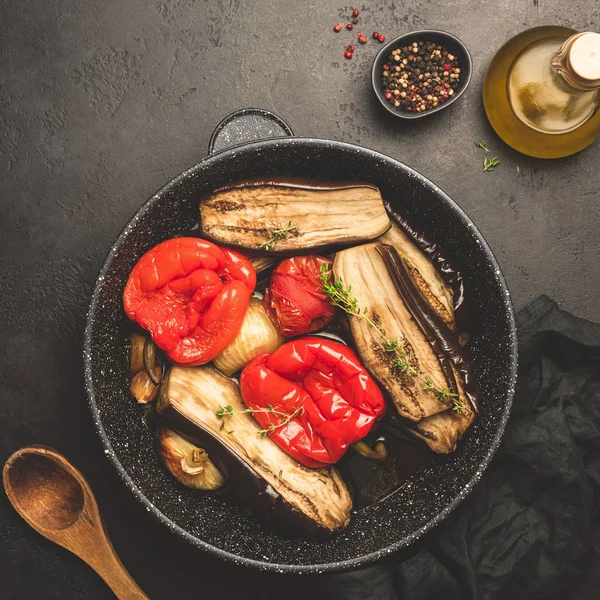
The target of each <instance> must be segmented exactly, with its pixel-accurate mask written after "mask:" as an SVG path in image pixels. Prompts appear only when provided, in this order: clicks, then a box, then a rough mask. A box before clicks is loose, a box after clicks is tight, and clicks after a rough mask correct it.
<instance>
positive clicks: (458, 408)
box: [452, 399, 465, 414]
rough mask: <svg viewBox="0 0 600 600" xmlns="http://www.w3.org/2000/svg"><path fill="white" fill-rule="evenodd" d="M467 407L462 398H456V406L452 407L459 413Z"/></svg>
mask: <svg viewBox="0 0 600 600" xmlns="http://www.w3.org/2000/svg"><path fill="white" fill-rule="evenodd" d="M464 409H465V403H464V402H463V401H462V400H460V399H459V400H456V399H455V400H454V406H453V407H452V410H453V411H454V412H456V413H458V414H460V413H462V411H463V410H464Z"/></svg>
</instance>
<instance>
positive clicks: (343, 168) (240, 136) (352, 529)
mask: <svg viewBox="0 0 600 600" xmlns="http://www.w3.org/2000/svg"><path fill="white" fill-rule="evenodd" d="M264 138H272V139H264ZM256 140H259V141H256ZM209 151H210V154H209V156H208V158H206V159H204V160H203V161H202V162H200V163H199V164H197V165H196V166H195V167H192V168H191V169H188V170H187V171H185V172H183V173H182V174H181V175H179V176H178V177H176V178H175V179H173V180H172V181H171V182H170V183H168V184H167V185H166V186H165V187H164V188H162V189H161V190H160V191H159V192H157V193H156V194H155V195H154V196H152V198H150V199H149V200H148V201H147V202H146V203H145V204H144V205H143V206H142V208H140V210H139V211H138V212H137V213H136V215H135V216H134V217H133V219H131V221H130V222H129V223H128V224H127V226H126V227H125V229H124V230H123V232H122V233H121V235H120V236H119V237H118V239H117V241H116V242H115V244H114V245H113V247H112V248H111V250H110V252H109V254H108V257H107V259H106V262H105V263H104V266H103V267H102V270H101V272H100V275H99V277H98V281H97V283H96V288H95V290H94V294H93V296H92V302H91V305H90V310H89V313H88V319H87V326H86V331H85V350H84V360H85V377H86V386H87V391H88V396H89V402H90V408H91V410H92V414H93V416H94V420H95V422H96V427H97V430H98V433H99V435H100V437H101V438H102V442H103V444H104V447H105V452H106V454H107V456H108V457H109V459H110V461H111V462H112V463H113V465H114V466H115V468H116V469H117V471H118V472H119V474H120V475H121V477H122V478H123V480H124V481H125V482H126V484H127V485H128V487H129V488H130V489H131V491H132V492H133V494H134V495H135V496H136V497H137V498H138V500H139V501H140V502H141V503H142V504H143V505H144V506H145V507H146V510H148V511H149V512H151V513H152V514H153V515H154V516H155V517H156V518H157V519H158V520H159V521H160V522H161V523H164V524H165V525H166V526H167V527H169V528H170V529H171V530H172V531H174V532H175V533H176V534H177V535H180V536H182V537H183V538H185V539H186V540H188V541H189V542H190V543H192V544H194V545H196V546H199V547H201V548H204V549H206V550H208V551H210V552H213V553H214V554H216V555H218V556H221V557H222V558H225V559H228V560H232V561H234V562H236V563H240V564H245V565H249V566H254V567H258V568H261V569H264V570H273V571H293V572H322V571H333V570H339V569H343V568H349V567H356V566H359V565H364V564H365V563H368V562H371V561H374V560H376V559H378V558H380V557H382V556H384V555H386V554H388V553H390V552H392V551H393V550H396V549H398V548H402V547H405V546H408V545H409V544H410V543H411V542H413V541H414V540H415V539H417V538H418V537H420V536H422V535H423V534H424V533H425V532H427V531H428V530H430V529H431V528H432V527H433V526H434V525H436V524H437V523H439V522H440V521H441V520H442V519H444V518H445V517H446V516H447V515H448V514H449V513H450V511H451V510H453V509H454V508H455V507H456V506H457V505H458V503H459V502H460V501H461V500H462V499H463V498H464V497H465V496H466V495H467V494H468V493H469V492H470V491H471V489H472V488H473V486H474V484H475V483H476V482H477V480H478V479H479V478H480V477H481V474H482V473H483V471H484V469H485V468H486V466H487V465H488V463H489V461H490V459H491V457H492V455H493V454H494V452H495V450H496V448H497V447H498V444H499V442H500V438H501V437H502V433H503V431H504V427H505V424H506V421H507V419H508V415H509V411H510V406H511V402H512V397H513V393H514V388H515V381H516V362H517V342H516V330H515V321H514V315H513V310H512V306H511V301H510V297H509V293H508V290H507V288H506V284H505V282H504V279H503V277H502V274H501V272H500V269H499V267H498V264H497V262H496V259H495V258H494V256H493V254H492V252H491V251H490V249H489V247H488V245H487V244H486V242H485V240H484V239H483V237H482V236H481V234H480V233H479V231H477V229H476V228H475V226H474V225H473V223H471V221H470V220H469V218H468V217H467V216H466V215H465V214H464V213H463V211H462V210H461V209H460V208H459V207H458V206H457V205H456V204H455V203H454V202H453V201H452V200H451V199H450V198H449V197H448V196H447V195H446V194H445V193H444V192H442V190H440V189H439V188H438V187H437V186H435V185H434V184H433V183H431V182H430V181H429V180H428V179H425V178H424V177H423V176H421V175H420V174H419V173H417V172H415V171H413V170H412V169H410V168H409V167H407V166H406V165H404V164H402V163H400V162H398V161H396V160H394V159H392V158H389V157H387V156H384V155H382V154H379V153H377V152H374V151H372V150H368V149H366V148H361V147H359V146H354V145H351V144H344V143H341V142H334V141H329V140H318V139H304V138H297V137H292V132H291V130H290V128H289V127H288V126H287V125H286V124H285V123H284V122H283V121H281V119H279V118H278V117H276V116H275V115H272V114H271V113H268V112H266V111H261V110H254V109H250V110H244V111H240V112H238V113H235V114H234V115H231V116H230V117H228V118H227V119H225V120H224V121H223V122H222V123H221V124H220V125H219V126H218V127H217V129H216V130H215V133H214V134H213V137H212V139H211V143H210V148H209ZM269 174H278V175H296V176H304V177H314V178H321V179H357V180H366V181H369V182H372V183H374V184H376V185H377V186H379V188H380V189H381V192H382V194H383V197H384V199H385V200H387V201H389V202H390V203H391V204H392V206H393V207H394V208H395V209H396V210H397V211H398V212H399V213H401V214H403V215H405V216H406V218H407V219H408V220H409V221H410V222H412V223H414V224H415V225H416V226H417V227H418V228H419V229H420V230H422V231H424V232H426V233H427V235H428V237H430V238H432V239H433V240H435V241H436V242H437V243H439V244H440V245H441V246H442V247H443V248H444V250H445V252H446V254H447V255H448V256H449V257H450V258H451V259H452V260H453V261H454V263H455V264H456V266H457V267H458V268H459V269H460V270H461V271H462V272H463V274H464V278H465V288H466V292H467V295H468V296H469V297H470V300H471V308H472V313H473V317H474V318H473V321H474V326H473V329H472V344H471V348H472V363H473V370H474V374H475V379H476V382H477V384H478V386H479V389H480V406H481V408H480V413H479V415H478V417H477V419H476V420H475V423H474V424H473V426H472V427H471V428H470V430H469V431H468V432H467V434H466V435H465V437H464V438H463V440H462V441H461V443H460V445H459V448H458V450H457V451H456V452H454V453H453V454H451V455H448V456H437V457H436V458H435V460H434V461H433V462H432V464H431V465H429V466H428V467H427V468H425V469H423V470H422V471H420V472H419V473H418V475H417V476H416V477H415V479H414V482H413V484H412V485H411V486H406V487H403V488H402V489H400V490H399V491H398V492H397V493H395V494H394V495H392V496H391V497H389V498H387V499H385V500H383V501H382V502H380V503H379V504H376V505H373V506H370V507H368V508H366V509H362V510H359V511H356V512H355V513H354V514H353V516H352V521H351V523H350V525H349V527H348V529H347V530H345V531H344V532H342V533H340V534H338V535H335V536H333V537H331V538H329V539H326V540H319V541H310V540H299V539H291V538H288V537H285V536H283V535H280V534H278V533H276V532H274V531H273V530H271V529H270V528H268V527H264V526H262V525H261V524H260V523H259V522H258V521H257V520H256V519H255V518H254V517H253V516H252V515H251V514H250V513H249V512H248V511H247V510H245V509H244V508H239V507H235V506H232V505H230V504H228V503H225V502H224V501H223V500H221V499H219V498H218V497H215V496H211V495H204V494H201V493H200V494H199V493H198V492H195V491H192V490H188V489H186V488H184V487H183V486H181V485H180V484H178V483H177V482H176V481H175V480H174V479H173V478H172V477H171V476H170V475H169V474H168V473H167V472H166V471H165V469H164V468H163V467H162V465H161V463H160V459H159V456H158V453H157V451H156V447H155V443H154V439H153V434H152V433H151V432H150V431H149V430H148V428H146V427H145V425H144V424H143V422H142V419H141V416H140V412H139V408H138V406H136V403H135V402H134V401H133V400H132V398H131V396H130V394H129V384H130V376H129V363H128V342H129V326H128V322H127V319H126V317H125V315H124V313H123V309H122V303H121V298H122V293H123V288H124V286H125V282H126V280H127V277H128V275H129V272H130V271H131V269H132V268H133V266H134V265H135V263H136V262H137V260H138V259H139V258H140V257H141V256H142V254H143V253H144V252H146V251H147V250H148V249H150V248H151V247H152V246H154V245H155V244H157V243H158V242H161V241H162V240H165V239H167V238H170V237H173V236H175V235H178V234H181V233H183V232H186V231H188V230H189V229H191V228H192V227H193V226H194V225H195V224H196V223H197V220H198V199H199V198H200V197H201V196H202V195H203V194H205V193H206V192H210V191H211V190H213V189H214V188H216V187H218V186H220V185H223V184H225V183H228V182H230V181H234V180H237V179H245V178H249V177H256V176H261V175H269ZM357 218H360V215H357Z"/></svg>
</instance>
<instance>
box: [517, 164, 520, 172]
mask: <svg viewBox="0 0 600 600" xmlns="http://www.w3.org/2000/svg"><path fill="white" fill-rule="evenodd" d="M520 172H521V167H520V166H519V165H517V173H520Z"/></svg>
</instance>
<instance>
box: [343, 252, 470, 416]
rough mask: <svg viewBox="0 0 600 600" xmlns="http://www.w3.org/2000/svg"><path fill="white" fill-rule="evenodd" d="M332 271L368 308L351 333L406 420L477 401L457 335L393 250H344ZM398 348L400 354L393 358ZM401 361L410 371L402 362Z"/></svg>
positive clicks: (354, 322) (352, 321)
mask: <svg viewBox="0 0 600 600" xmlns="http://www.w3.org/2000/svg"><path fill="white" fill-rule="evenodd" d="M333 271H334V276H335V278H336V279H341V280H342V281H343V283H344V285H345V287H346V288H350V289H351V292H352V296H354V297H356V298H357V300H358V305H357V306H358V307H366V308H367V309H368V320H367V319H366V318H363V317H361V316H350V330H351V332H352V336H353V338H354V342H355V344H356V348H357V350H358V352H359V354H360V356H361V358H362V360H363V362H364V363H365V365H366V366H367V368H368V369H369V370H370V371H371V373H372V374H373V376H374V377H375V378H376V379H377V380H378V381H379V382H380V383H381V385H382V386H383V387H384V388H385V389H386V390H387V391H388V392H389V394H390V396H391V398H392V400H393V402H394V404H395V406H396V408H397V409H398V412H399V413H400V414H401V415H402V416H403V417H406V418H408V419H410V420H412V421H420V420H421V419H425V418H427V417H431V416H432V415H435V414H438V413H440V412H442V411H445V410H447V409H453V408H460V407H462V406H466V405H467V404H470V403H471V402H472V401H474V398H473V397H471V394H470V393H467V390H468V387H467V384H470V376H469V373H468V364H467V362H466V360H465V359H464V357H463V355H462V353H461V348H460V345H459V344H458V341H457V339H456V336H455V335H454V334H453V333H452V332H451V331H450V330H449V329H448V327H446V326H445V325H444V323H443V322H442V320H441V319H440V318H439V317H438V316H437V315H436V314H435V313H434V312H433V311H432V310H431V308H430V306H429V304H428V303H427V302H426V301H425V298H424V297H423V296H422V294H421V293H420V289H419V287H418V285H417V284H416V283H415V281H414V280H413V279H412V278H411V276H410V273H409V270H408V268H407V265H406V263H404V262H403V260H402V258H401V256H400V255H399V254H398V253H397V252H396V251H395V250H394V248H392V247H390V246H384V245H381V244H366V245H363V246H357V247H354V248H350V249H348V250H343V251H342V252H338V253H337V254H336V257H335V261H334V265H333ZM369 320H370V322H369ZM373 324H375V327H374V326H373ZM381 332H385V338H383V337H382V335H381ZM386 340H387V343H386ZM391 343H394V344H395V345H396V347H397V350H395V351H390V347H389V344H391ZM386 346H387V347H386ZM400 353H401V354H400ZM399 357H400V358H402V361H401V362H403V363H404V365H405V367H404V368H403V367H402V366H401V365H399V364H398V362H397V361H396V362H395V359H398V358H399ZM463 373H464V377H465V379H464V380H463ZM425 382H426V383H425ZM438 390H446V391H447V392H448V393H446V394H438V393H436V391H438Z"/></svg>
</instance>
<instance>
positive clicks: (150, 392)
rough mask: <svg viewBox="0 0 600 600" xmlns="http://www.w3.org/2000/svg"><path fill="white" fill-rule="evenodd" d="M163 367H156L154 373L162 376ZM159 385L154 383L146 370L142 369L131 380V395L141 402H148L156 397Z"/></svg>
mask: <svg viewBox="0 0 600 600" xmlns="http://www.w3.org/2000/svg"><path fill="white" fill-rule="evenodd" d="M161 373H162V369H161V368H160V367H154V375H155V376H156V377H158V378H160V376H161ZM158 390H159V386H157V385H154V384H153V383H152V380H151V379H150V377H149V376H148V373H146V371H140V372H139V373H137V374H136V375H135V376H134V377H133V379H132V380H131V395H132V396H133V397H134V398H135V399H136V400H137V401H138V402H139V404H147V403H148V402H152V400H154V398H156V394H157V393H158Z"/></svg>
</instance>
